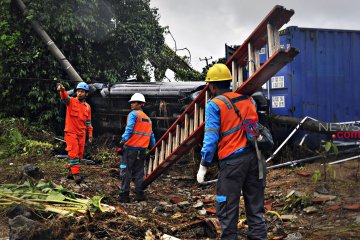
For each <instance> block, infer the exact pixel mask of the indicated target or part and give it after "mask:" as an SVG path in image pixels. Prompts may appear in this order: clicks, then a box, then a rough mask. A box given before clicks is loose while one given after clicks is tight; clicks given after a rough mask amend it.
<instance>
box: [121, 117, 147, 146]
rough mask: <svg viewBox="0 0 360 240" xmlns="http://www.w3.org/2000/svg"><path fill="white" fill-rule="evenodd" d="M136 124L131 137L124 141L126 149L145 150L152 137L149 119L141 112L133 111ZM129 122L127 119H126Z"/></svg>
mask: <svg viewBox="0 0 360 240" xmlns="http://www.w3.org/2000/svg"><path fill="white" fill-rule="evenodd" d="M135 113H136V122H135V125H134V129H133V132H132V135H131V136H130V138H129V140H127V141H126V143H125V146H127V147H138V148H147V147H148V146H149V143H150V137H151V135H152V125H151V120H150V118H149V117H148V116H147V115H146V114H145V113H144V112H143V111H141V110H137V111H135ZM128 120H129V119H128Z"/></svg>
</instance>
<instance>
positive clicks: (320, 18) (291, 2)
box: [151, 0, 360, 70]
mask: <svg viewBox="0 0 360 240" xmlns="http://www.w3.org/2000/svg"><path fill="white" fill-rule="evenodd" d="M275 5H282V6H284V7H285V8H286V9H293V10H294V11H295V14H294V15H293V17H292V18H291V19H290V21H289V23H288V24H287V25H285V27H287V26H298V27H311V28H330V29H351V30H360V10H359V9H360V1H359V0H342V1H340V0H312V1H310V0H288V1H285V0H278V1H274V0H263V1H260V0H250V1H242V0H221V1H220V0H151V6H152V7H157V8H158V9H159V13H160V24H161V25H162V26H169V29H170V31H171V33H172V35H173V37H174V38H175V40H176V44H177V48H178V49H181V48H188V49H189V50H190V52H191V60H192V61H191V64H192V66H193V67H194V68H195V69H197V70H201V69H202V67H204V66H205V61H200V60H199V58H200V57H201V58H204V57H210V56H212V57H213V59H218V58H219V57H224V54H225V53H224V51H225V50H224V44H225V43H227V44H230V45H234V44H237V45H238V44H241V43H242V42H243V41H244V40H245V39H246V38H247V37H248V36H249V34H250V33H251V32H252V31H253V30H254V29H255V27H256V26H257V25H258V24H259V23H260V22H261V20H262V19H263V18H264V17H265V16H266V15H267V14H268V13H269V12H270V10H271V9H272V8H273V7H274V6H275ZM165 39H166V42H167V43H168V45H169V46H170V47H172V48H173V49H174V48H175V44H174V41H173V40H172V38H171V36H169V35H167V36H166V38H165ZM178 54H179V55H187V56H188V55H189V54H188V53H187V52H186V51H179V52H178Z"/></svg>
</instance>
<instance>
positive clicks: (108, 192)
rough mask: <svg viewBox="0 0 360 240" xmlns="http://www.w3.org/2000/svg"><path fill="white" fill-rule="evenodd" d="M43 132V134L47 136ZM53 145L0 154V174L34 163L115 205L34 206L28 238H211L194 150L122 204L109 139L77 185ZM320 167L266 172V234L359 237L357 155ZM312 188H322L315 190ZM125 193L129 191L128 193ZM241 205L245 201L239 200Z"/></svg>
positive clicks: (1, 228)
mask: <svg viewBox="0 0 360 240" xmlns="http://www.w3.org/2000/svg"><path fill="white" fill-rule="evenodd" d="M49 139H51V138H49V137H46V138H45V139H43V140H44V141H51V142H53V140H49ZM104 143H105V144H104ZM56 145H58V146H59V144H56ZM99 146H101V147H99ZM108 146H110V147H109V148H108ZM60 148H61V144H60ZM56 153H58V152H54V151H52V152H49V153H48V154H43V155H38V156H31V157H29V156H27V155H23V156H21V155H18V156H17V157H15V158H12V157H8V158H6V159H1V160H0V182H1V183H20V182H22V181H24V180H27V179H29V177H28V176H24V174H22V173H21V172H22V169H23V167H24V165H26V164H33V165H35V166H38V167H39V168H40V170H41V171H42V172H43V174H44V175H43V176H41V177H42V178H43V179H45V180H50V181H52V182H54V183H56V184H61V185H63V186H64V187H66V188H69V189H72V190H74V191H76V192H78V193H80V194H83V195H85V196H89V197H91V196H94V195H101V194H102V195H104V196H105V198H104V199H103V200H102V202H103V203H106V204H109V205H111V206H114V207H115V208H116V211H114V212H112V213H98V214H95V216H93V217H90V216H88V215H75V216H73V217H59V216H57V215H47V214H46V213H37V218H36V221H37V222H38V223H40V224H42V225H43V226H45V227H43V228H41V227H39V228H37V230H36V231H38V233H36V232H35V233H34V230H31V232H29V233H28V234H27V235H26V236H27V237H28V239H145V238H146V239H160V237H161V236H163V235H164V234H168V235H171V236H174V237H177V238H180V239H208V238H209V239H214V238H216V233H217V230H218V229H217V228H216V220H215V219H216V215H215V213H214V210H215V201H214V198H215V184H212V185H208V186H199V185H198V184H197V182H196V177H195V175H196V171H197V168H198V159H194V157H193V155H192V154H189V155H188V156H184V157H183V158H182V159H181V160H180V161H178V162H177V163H176V164H174V165H173V166H172V167H171V168H170V169H169V171H167V172H166V173H165V174H163V175H162V176H161V177H160V178H159V179H157V180H155V181H154V182H153V183H152V184H151V185H150V186H149V187H148V188H147V190H146V194H147V198H148V199H147V201H146V202H140V203H138V202H131V203H129V204H120V203H119V202H118V201H117V197H118V194H119V188H118V186H119V183H120V180H119V178H118V176H119V169H118V168H117V166H118V165H117V156H116V153H115V148H114V147H113V146H111V144H108V143H107V142H105V141H104V140H103V139H102V140H101V142H100V140H99V139H98V141H96V142H95V143H94V144H92V148H91V149H90V153H91V154H92V156H93V158H98V159H100V160H102V163H101V164H99V165H83V166H82V174H83V175H84V177H85V181H84V182H83V183H82V184H80V185H76V184H74V183H73V182H72V181H71V180H67V179H66V174H67V172H66V170H65V167H64V165H65V163H66V161H65V160H60V159H57V158H55V157H54V154H56ZM353 155H354V154H353ZM195 156H196V154H195ZM349 156H351V154H350V155H349ZM345 157H346V156H344V158H345ZM323 171H324V170H323V166H321V165H320V163H319V162H314V163H309V164H306V165H301V166H297V167H296V168H282V169H274V170H270V171H269V172H268V175H267V187H266V209H267V213H266V219H267V226H268V237H269V239H314V240H315V239H333V240H335V239H336V240H337V239H360V187H359V179H360V162H359V160H355V161H349V162H346V163H343V164H338V165H333V167H332V168H331V169H328V170H327V179H326V180H325V179H324V174H323V173H324V172H323ZM316 172H320V173H322V174H321V176H318V177H314V175H313V173H316ZM209 176H210V178H213V177H215V176H216V167H213V168H212V169H211V171H210V174H209ZM32 180H35V179H32ZM316 192H317V193H321V194H322V195H316V194H317V193H316ZM314 194H315V195H314ZM131 196H132V197H134V193H131ZM309 207H310V208H309ZM240 208H241V210H243V209H244V208H243V202H242V201H241V206H240ZM7 212H8V208H2V209H1V212H0V239H8V238H9V219H8V217H7V215H6V213H7ZM307 212H309V213H307ZM280 215H281V216H282V217H283V218H282V220H280V219H279V216H280ZM284 215H285V216H284ZM244 219H245V216H244V214H243V213H242V215H241V216H240V221H239V225H238V226H239V231H240V234H241V235H242V236H243V237H244V233H245V231H246V221H245V220H244ZM39 229H40V230H39ZM44 229H45V230H44ZM29 231H30V230H29ZM39 232H40V233H39Z"/></svg>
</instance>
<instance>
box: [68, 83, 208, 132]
mask: <svg viewBox="0 0 360 240" xmlns="http://www.w3.org/2000/svg"><path fill="white" fill-rule="evenodd" d="M90 86H91V90H90V94H89V97H88V98H87V102H88V103H89V104H90V105H91V108H92V122H93V126H94V134H95V135H103V134H107V133H111V134H114V135H120V134H122V133H123V131H124V128H125V126H126V117H127V115H128V113H129V112H130V104H129V99H130V97H131V95H133V94H134V93H136V92H140V93H142V94H143V95H144V96H145V99H146V104H145V106H144V109H143V110H144V112H145V113H146V114H147V115H148V116H149V117H150V118H151V120H152V122H153V128H154V133H155V136H156V137H157V138H159V137H161V135H162V134H163V133H164V132H165V131H166V130H167V129H168V128H169V127H170V126H171V124H172V123H173V122H174V121H175V120H176V119H177V117H178V116H179V115H180V114H181V113H182V112H183V111H184V109H185V108H186V106H187V105H188V104H189V103H191V102H192V101H193V100H194V99H195V97H196V96H197V94H198V93H199V92H200V91H201V90H202V89H203V88H204V86H205V82H124V83H116V84H104V83H94V84H91V85H90ZM69 94H70V95H73V94H74V90H71V91H69Z"/></svg>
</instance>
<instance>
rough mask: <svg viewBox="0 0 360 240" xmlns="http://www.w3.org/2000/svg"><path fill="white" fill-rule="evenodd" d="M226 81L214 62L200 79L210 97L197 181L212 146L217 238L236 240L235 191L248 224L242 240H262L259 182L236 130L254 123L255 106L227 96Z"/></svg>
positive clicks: (248, 99) (201, 178)
mask: <svg viewBox="0 0 360 240" xmlns="http://www.w3.org/2000/svg"><path fill="white" fill-rule="evenodd" d="M231 80H232V77H231V73H230V71H229V69H228V68H227V66H226V65H224V64H215V65H214V66H213V67H211V68H210V69H209V71H208V72H207V75H206V80H205V81H206V82H207V83H208V84H209V90H210V92H211V94H212V96H213V98H212V99H210V100H209V101H208V103H207V104H206V108H205V135H204V140H203V147H202V149H201V157H202V160H201V163H200V167H199V171H198V174H197V181H198V182H199V183H202V182H204V177H205V174H206V172H207V169H208V166H209V165H210V164H211V162H212V159H213V156H214V153H215V151H216V148H217V149H218V158H219V162H218V169H219V176H218V182H217V186H216V214H217V217H218V219H219V222H220V225H221V229H222V232H221V239H238V230H237V224H238V219H239V201H240V195H241V191H242V194H243V196H244V202H245V212H246V218H247V224H248V226H249V228H248V231H247V237H248V239H267V234H266V224H265V220H264V217H263V214H264V190H265V178H262V177H259V169H258V160H257V157H256V152H255V150H254V149H253V148H252V147H250V146H249V145H248V142H247V138H246V132H245V130H244V129H243V128H241V126H242V125H241V124H242V123H243V120H248V121H253V122H257V121H258V115H257V113H256V105H255V102H254V101H253V99H252V98H251V97H248V96H245V95H241V94H238V93H234V92H231V91H230V82H231ZM235 109H238V110H239V113H240V116H241V117H242V119H241V118H240V117H239V115H238V114H237V113H236V112H235ZM260 178H261V179H260Z"/></svg>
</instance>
